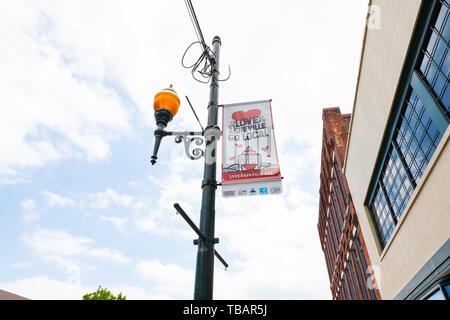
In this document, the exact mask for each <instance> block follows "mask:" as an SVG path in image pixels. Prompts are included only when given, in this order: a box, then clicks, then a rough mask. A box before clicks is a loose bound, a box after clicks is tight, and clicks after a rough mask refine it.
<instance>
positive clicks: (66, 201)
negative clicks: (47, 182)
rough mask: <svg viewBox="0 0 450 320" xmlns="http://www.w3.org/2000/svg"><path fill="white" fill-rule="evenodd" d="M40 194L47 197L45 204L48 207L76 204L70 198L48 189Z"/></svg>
mask: <svg viewBox="0 0 450 320" xmlns="http://www.w3.org/2000/svg"><path fill="white" fill-rule="evenodd" d="M42 194H43V195H44V196H45V197H46V198H47V205H49V206H50V207H67V206H74V205H75V204H76V203H75V200H73V199H72V198H69V197H64V196H60V195H58V194H56V193H53V192H50V191H44V192H42Z"/></svg>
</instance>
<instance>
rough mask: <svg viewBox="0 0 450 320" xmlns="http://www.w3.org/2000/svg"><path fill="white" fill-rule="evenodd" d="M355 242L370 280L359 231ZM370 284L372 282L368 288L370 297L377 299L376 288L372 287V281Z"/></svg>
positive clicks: (365, 272) (367, 277)
mask: <svg viewBox="0 0 450 320" xmlns="http://www.w3.org/2000/svg"><path fill="white" fill-rule="evenodd" d="M355 242H356V248H357V249H358V252H359V256H360V259H361V262H362V265H363V268H364V274H365V275H366V279H367V281H369V279H370V273H369V268H368V267H367V263H366V258H365V257H364V251H363V248H362V245H361V242H360V241H359V236H358V233H356V236H355ZM370 284H371V286H370V287H369V288H368V289H369V293H370V297H371V298H372V300H376V299H377V297H376V295H375V292H374V290H373V288H372V282H370Z"/></svg>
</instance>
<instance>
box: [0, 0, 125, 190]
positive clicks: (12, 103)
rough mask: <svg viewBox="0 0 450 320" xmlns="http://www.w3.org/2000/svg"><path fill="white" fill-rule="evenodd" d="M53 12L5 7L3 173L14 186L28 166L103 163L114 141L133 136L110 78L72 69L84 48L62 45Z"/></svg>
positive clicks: (1, 6) (0, 126) (0, 62)
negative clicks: (71, 161)
mask: <svg viewBox="0 0 450 320" xmlns="http://www.w3.org/2000/svg"><path fill="white" fill-rule="evenodd" d="M62 7H64V6H62ZM49 8H50V7H46V6H42V3H41V4H38V3H33V4H31V3H29V2H26V1H14V2H1V3H0V11H1V12H2V18H1V19H0V46H1V47H2V48H4V49H3V50H1V52H0V68H1V69H2V72H1V74H0V87H2V97H1V99H2V101H1V104H2V105H3V107H2V117H1V118H0V146H1V148H0V175H1V176H2V180H4V181H9V182H10V183H11V181H16V182H20V181H23V178H20V172H21V169H23V168H27V167H42V166H44V165H47V164H49V163H51V162H55V161H60V160H62V159H66V158H70V157H82V158H86V159H88V160H89V161H97V160H101V159H104V158H105V157H108V156H109V155H110V148H109V142H110V141H112V140H113V139H115V138H117V137H119V136H120V135H122V134H124V133H126V132H128V130H129V123H128V121H129V117H130V114H129V111H127V110H126V109H125V108H124V107H123V106H122V105H121V102H120V98H119V96H118V95H117V94H116V92H115V91H114V90H112V89H110V88H107V87H106V86H105V85H104V84H103V81H104V80H105V78H107V74H106V73H105V74H96V75H97V77H92V72H94V71H93V70H89V66H87V68H82V66H85V65H84V64H83V63H81V66H79V65H77V64H73V63H72V61H76V60H77V56H78V54H80V51H79V50H80V48H77V47H76V46H72V45H70V44H68V43H65V41H63V40H64V36H63V35H60V34H58V32H60V31H61V30H60V28H61V27H62V26H61V23H62V21H60V20H58V19H54V18H55V17H53V16H52V15H49V13H48V12H46V10H47V9H49ZM59 36H62V37H61V38H60V37H59ZM78 36H81V35H80V34H79V35H78ZM94 65H95V64H93V65H90V66H91V67H92V66H94ZM81 69H83V70H81ZM83 71H85V72H84V73H83ZM105 72H106V70H105ZM82 75H83V76H82ZM24 93H26V94H24Z"/></svg>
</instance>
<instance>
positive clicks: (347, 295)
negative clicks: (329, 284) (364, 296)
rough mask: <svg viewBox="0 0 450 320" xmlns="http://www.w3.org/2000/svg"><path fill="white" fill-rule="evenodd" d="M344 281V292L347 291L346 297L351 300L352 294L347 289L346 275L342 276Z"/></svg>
mask: <svg viewBox="0 0 450 320" xmlns="http://www.w3.org/2000/svg"><path fill="white" fill-rule="evenodd" d="M342 283H343V284H344V292H345V299H347V300H351V299H352V298H351V297H350V294H349V293H348V289H347V281H346V280H345V276H344V277H343V278H342Z"/></svg>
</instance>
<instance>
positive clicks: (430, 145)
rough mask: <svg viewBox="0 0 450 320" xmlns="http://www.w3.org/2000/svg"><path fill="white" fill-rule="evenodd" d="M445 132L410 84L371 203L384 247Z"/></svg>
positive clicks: (370, 206)
mask: <svg viewBox="0 0 450 320" xmlns="http://www.w3.org/2000/svg"><path fill="white" fill-rule="evenodd" d="M441 138H442V134H441V133H440V132H439V131H438V130H437V128H436V126H435V125H434V124H433V122H432V120H431V118H430V115H429V114H428V112H427V110H426V109H425V108H424V106H423V104H422V102H421V101H420V99H419V97H418V96H417V95H416V94H415V93H414V90H413V89H412V88H411V87H410V88H409V91H408V95H407V99H406V101H405V103H404V106H403V110H402V112H401V115H400V118H399V121H398V123H397V126H396V130H395V133H394V136H393V138H392V140H391V141H390V147H389V149H388V152H387V155H386V159H385V162H384V165H383V167H382V171H381V174H380V177H379V180H378V184H377V186H376V187H375V192H374V195H373V197H372V200H371V202H370V203H369V208H370V210H371V212H372V217H373V220H374V224H375V227H376V230H377V234H378V237H379V240H380V242H381V245H382V247H384V246H385V245H386V243H387V241H388V240H389V238H390V236H391V234H392V232H393V231H394V228H395V225H396V224H397V221H398V219H399V218H400V217H401V215H402V214H403V211H404V209H405V208H406V206H407V204H408V201H409V199H410V198H411V196H412V194H413V192H414V189H415V187H416V185H417V183H418V182H419V180H420V178H421V177H422V175H423V173H424V171H425V169H426V167H427V165H428V163H429V161H430V159H431V157H432V155H433V153H434V151H435V150H436V148H437V146H438V144H439V141H440V140H441Z"/></svg>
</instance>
